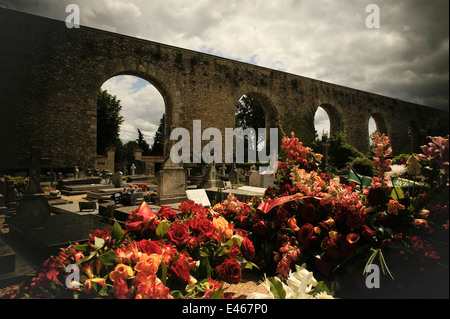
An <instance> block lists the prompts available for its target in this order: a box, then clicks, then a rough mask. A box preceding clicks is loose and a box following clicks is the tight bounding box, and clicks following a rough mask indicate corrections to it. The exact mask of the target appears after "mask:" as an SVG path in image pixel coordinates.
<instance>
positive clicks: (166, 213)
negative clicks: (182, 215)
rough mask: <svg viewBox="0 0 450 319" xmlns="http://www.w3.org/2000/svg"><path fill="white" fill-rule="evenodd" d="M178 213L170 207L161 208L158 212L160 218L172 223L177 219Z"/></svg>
mask: <svg viewBox="0 0 450 319" xmlns="http://www.w3.org/2000/svg"><path fill="white" fill-rule="evenodd" d="M177 215H178V214H177V212H175V211H174V210H172V208H170V206H161V208H160V209H159V211H158V217H161V218H165V219H167V220H170V221H174V220H175V218H176V217H177Z"/></svg>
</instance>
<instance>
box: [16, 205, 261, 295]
mask: <svg viewBox="0 0 450 319" xmlns="http://www.w3.org/2000/svg"><path fill="white" fill-rule="evenodd" d="M179 210H180V213H176V212H175V211H173V210H172V209H171V208H170V207H168V206H163V207H161V209H160V210H159V211H158V212H154V211H152V210H151V209H150V207H149V206H148V205H147V204H146V203H145V202H143V203H142V204H141V205H140V207H139V208H138V209H136V210H135V211H133V212H132V214H131V216H130V218H129V220H128V221H127V222H126V225H125V230H123V229H122V228H121V226H120V225H119V224H118V223H117V222H115V223H114V226H113V227H112V229H111V230H109V229H106V230H97V231H95V232H93V233H92V234H91V235H90V241H89V242H87V243H86V244H72V245H71V246H70V247H68V248H66V249H63V250H62V251H61V253H60V254H59V255H58V256H56V257H51V258H49V259H48V260H47V261H46V262H44V264H43V265H42V269H41V270H40V272H39V273H38V275H37V276H36V277H35V278H33V279H32V281H31V283H30V284H29V285H23V286H22V287H21V290H20V292H19V293H18V294H17V295H16V297H22V298H23V297H25V298H127V299H129V298H136V299H147V298H148V299H172V298H224V297H226V295H224V293H223V291H222V289H221V286H222V285H221V283H219V281H225V282H229V283H238V282H239V280H240V278H241V268H245V267H250V268H251V267H253V266H254V264H252V262H251V260H252V259H253V257H254V248H253V245H252V243H251V242H250V240H249V239H248V238H247V237H246V234H245V232H239V231H237V230H236V229H234V227H233V224H231V223H229V222H227V221H226V220H225V218H223V217H222V216H216V215H214V214H213V213H212V212H211V210H210V209H206V208H204V207H203V206H201V205H197V204H195V203H194V202H192V201H188V202H184V203H182V204H181V205H180V207H179ZM69 266H70V269H72V270H73V269H74V266H76V267H77V268H76V269H77V270H78V271H79V276H78V278H76V277H71V272H70V271H69V272H67V269H68V268H69ZM74 278H75V279H77V280H78V281H77V280H75V279H74ZM68 287H69V288H68Z"/></svg>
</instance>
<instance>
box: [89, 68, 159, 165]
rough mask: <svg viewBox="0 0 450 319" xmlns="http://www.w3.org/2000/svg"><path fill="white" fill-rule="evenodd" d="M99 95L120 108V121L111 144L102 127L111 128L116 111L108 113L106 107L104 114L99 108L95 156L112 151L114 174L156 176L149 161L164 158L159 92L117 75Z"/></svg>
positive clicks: (140, 80)
mask: <svg viewBox="0 0 450 319" xmlns="http://www.w3.org/2000/svg"><path fill="white" fill-rule="evenodd" d="M105 92H106V93H105ZM100 93H103V95H105V94H106V96H107V98H108V99H109V100H110V102H112V103H113V104H114V103H118V105H119V106H117V105H116V106H115V107H116V108H117V107H118V108H119V116H120V119H121V120H120V121H119V123H117V121H116V122H115V125H117V124H119V127H118V130H119V132H118V133H119V134H118V139H115V140H111V139H110V136H107V135H108V134H105V132H108V130H106V131H105V130H104V129H102V126H104V124H107V125H108V124H109V125H110V123H109V122H110V120H111V119H110V118H109V117H110V116H117V115H118V114H116V113H117V110H116V112H114V111H112V110H111V107H112V108H114V105H113V106H107V108H106V110H103V111H101V110H100V108H99V107H98V109H97V134H98V136H97V144H98V146H99V147H98V153H100V154H102V148H104V147H105V146H106V147H113V148H114V150H115V156H114V162H115V165H114V171H118V170H120V171H122V172H123V173H124V174H127V173H128V174H131V173H133V172H136V173H146V174H154V173H156V170H155V162H154V161H153V160H152V159H151V158H150V157H152V156H162V155H163V154H164V153H163V152H164V129H165V128H164V123H165V101H164V98H163V96H162V95H161V93H160V92H159V90H158V89H157V88H156V87H155V86H153V85H152V84H151V83H150V82H149V81H147V80H145V79H143V78H141V77H137V76H133V75H118V76H114V77H111V78H109V79H108V80H107V81H105V82H104V83H103V84H102V86H101V88H100ZM99 96H100V94H99ZM98 103H99V101H98ZM111 111H112V112H111ZM105 112H106V114H105ZM102 121H105V122H106V123H102ZM113 122H114V121H113ZM115 129H116V128H111V129H110V131H111V130H112V132H113V133H112V134H116V133H115V132H114V130H115ZM105 135H106V136H105ZM133 164H134V166H136V168H135V169H134V168H133Z"/></svg>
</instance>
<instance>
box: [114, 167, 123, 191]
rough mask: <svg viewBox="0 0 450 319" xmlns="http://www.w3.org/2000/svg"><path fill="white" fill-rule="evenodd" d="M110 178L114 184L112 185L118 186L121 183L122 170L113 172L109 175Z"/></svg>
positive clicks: (120, 185)
mask: <svg viewBox="0 0 450 319" xmlns="http://www.w3.org/2000/svg"><path fill="white" fill-rule="evenodd" d="M111 180H112V183H113V185H114V187H116V188H120V187H122V185H123V173H122V172H120V171H119V172H115V173H114V174H113V175H112V176H111Z"/></svg>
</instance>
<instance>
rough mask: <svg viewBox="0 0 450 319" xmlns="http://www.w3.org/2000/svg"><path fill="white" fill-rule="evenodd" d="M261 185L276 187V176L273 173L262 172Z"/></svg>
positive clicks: (263, 186)
mask: <svg viewBox="0 0 450 319" xmlns="http://www.w3.org/2000/svg"><path fill="white" fill-rule="evenodd" d="M260 177H261V185H260V186H261V187H262V188H267V187H275V186H276V185H275V181H276V178H275V176H272V175H271V174H261V176H260Z"/></svg>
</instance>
